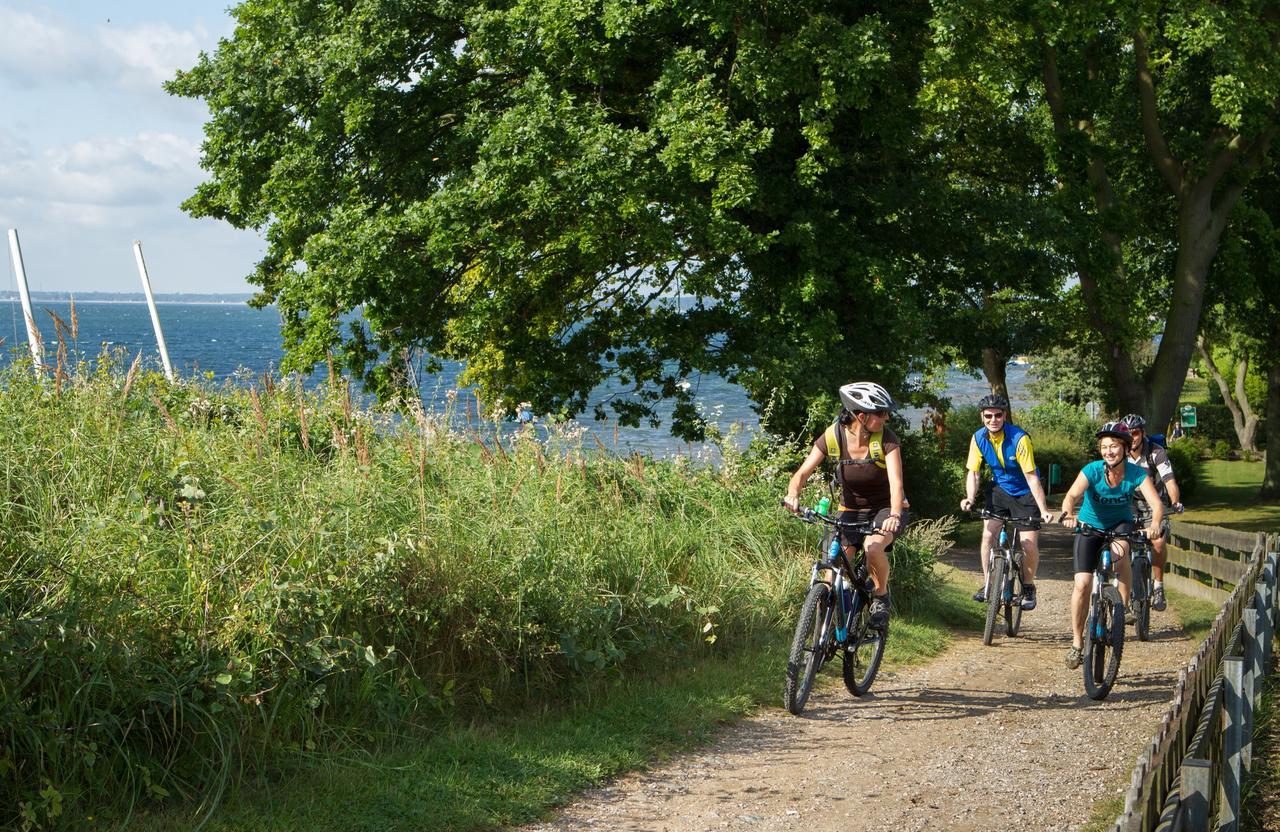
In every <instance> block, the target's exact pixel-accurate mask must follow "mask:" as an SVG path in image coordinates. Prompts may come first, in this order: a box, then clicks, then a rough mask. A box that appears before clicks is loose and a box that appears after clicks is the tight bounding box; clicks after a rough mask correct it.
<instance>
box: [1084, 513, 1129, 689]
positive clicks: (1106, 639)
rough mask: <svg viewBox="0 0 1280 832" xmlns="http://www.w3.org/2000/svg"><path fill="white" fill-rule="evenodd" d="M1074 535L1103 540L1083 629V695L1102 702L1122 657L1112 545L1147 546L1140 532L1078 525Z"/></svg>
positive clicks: (1119, 603) (1120, 615)
mask: <svg viewBox="0 0 1280 832" xmlns="http://www.w3.org/2000/svg"><path fill="white" fill-rule="evenodd" d="M1075 533H1076V534H1081V535H1088V536H1090V537H1101V538H1102V539H1103V546H1102V551H1101V552H1099V553H1098V565H1097V566H1096V567H1095V568H1094V570H1093V590H1092V592H1091V593H1090V597H1089V617H1088V618H1087V619H1086V621H1085V626H1084V656H1083V658H1084V692H1085V693H1086V694H1087V695H1088V696H1089V698H1090V699H1105V698H1106V696H1107V694H1108V693H1110V692H1111V687H1112V685H1114V684H1115V682H1116V674H1117V673H1118V672H1119V671H1120V656H1121V655H1122V654H1123V653H1124V599H1123V598H1121V597H1120V590H1119V589H1117V588H1116V587H1115V586H1113V585H1112V584H1111V579H1112V577H1113V576H1114V570H1113V568H1112V567H1113V566H1114V564H1113V563H1112V553H1111V543H1112V542H1113V541H1116V540H1124V541H1128V542H1129V543H1130V544H1142V543H1145V542H1146V536H1145V535H1143V534H1142V532H1113V531H1104V530H1102V529H1095V528H1093V527H1092V526H1086V525H1084V524H1077V525H1076V528H1075Z"/></svg>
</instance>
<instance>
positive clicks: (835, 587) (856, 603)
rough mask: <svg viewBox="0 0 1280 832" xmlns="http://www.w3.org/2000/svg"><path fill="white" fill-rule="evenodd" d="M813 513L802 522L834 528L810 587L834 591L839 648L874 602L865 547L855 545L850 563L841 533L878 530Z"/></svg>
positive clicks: (811, 579) (837, 643)
mask: <svg viewBox="0 0 1280 832" xmlns="http://www.w3.org/2000/svg"><path fill="white" fill-rule="evenodd" d="M810 514H812V517H813V518H814V519H809V517H807V516H802V517H801V519H803V520H805V521H806V522H810V523H812V522H817V521H818V520H821V521H822V522H824V523H826V524H828V525H829V526H831V528H832V533H831V542H830V543H829V544H828V545H827V546H826V549H825V551H824V553H823V557H822V559H820V560H818V561H816V562H815V563H814V564H813V570H812V572H811V573H810V575H809V586H813V585H814V584H817V583H824V584H826V585H827V586H829V587H830V588H831V593H832V595H833V596H834V597H835V602H836V606H835V608H836V611H837V613H836V614H837V617H836V640H835V645H836V646H838V645H841V644H844V643H845V641H846V640H847V639H848V637H849V623H850V622H851V621H852V620H853V617H854V616H855V615H857V614H858V610H860V609H861V608H862V606H863V605H864V604H869V603H871V591H870V590H869V589H868V588H867V581H866V577H867V566H866V559H865V556H864V554H863V547H862V544H861V543H857V544H854V545H853V547H852V548H853V550H854V552H855V557H854V559H853V562H852V563H850V562H849V557H848V554H847V553H846V552H845V551H844V547H843V546H841V545H840V531H841V529H844V530H846V531H852V532H855V533H858V534H863V535H867V534H874V533H875V532H876V531H877V529H876V528H875V526H874V525H873V524H872V523H845V522H842V521H840V520H832V519H830V518H827V517H823V516H822V515H820V514H813V513H812V512H810ZM828 572H829V573H830V574H831V578H829V579H824V577H823V575H824V573H828Z"/></svg>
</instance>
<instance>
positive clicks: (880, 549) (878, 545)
mask: <svg viewBox="0 0 1280 832" xmlns="http://www.w3.org/2000/svg"><path fill="white" fill-rule="evenodd" d="M892 542H893V535H892V534H889V533H888V532H880V533H878V534H873V535H870V536H868V537H867V539H866V542H864V543H863V544H862V546H863V550H864V551H865V552H866V555H867V569H868V570H869V571H870V572H871V580H872V581H874V582H875V585H876V589H875V594H876V595H884V594H885V593H886V592H888V591H889V556H888V555H886V554H885V551H884V550H885V548H886V547H887V546H888V545H889V544H890V543H892Z"/></svg>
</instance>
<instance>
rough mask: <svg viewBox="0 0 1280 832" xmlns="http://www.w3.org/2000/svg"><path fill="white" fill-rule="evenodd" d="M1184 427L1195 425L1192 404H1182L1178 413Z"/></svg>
mask: <svg viewBox="0 0 1280 832" xmlns="http://www.w3.org/2000/svg"><path fill="white" fill-rule="evenodd" d="M1179 418H1180V419H1181V420H1182V426H1183V427H1184V428H1193V427H1195V426H1196V406H1195V405H1193V404H1184V405H1183V406H1182V410H1181V412H1180V413H1179Z"/></svg>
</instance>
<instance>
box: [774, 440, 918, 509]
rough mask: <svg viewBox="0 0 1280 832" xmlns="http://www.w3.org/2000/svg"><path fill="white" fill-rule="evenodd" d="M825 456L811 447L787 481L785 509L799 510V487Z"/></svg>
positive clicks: (818, 449)
mask: <svg viewBox="0 0 1280 832" xmlns="http://www.w3.org/2000/svg"><path fill="white" fill-rule="evenodd" d="M826 458H827V454H826V452H825V451H823V450H822V449H821V448H813V449H811V450H810V451H809V455H808V456H807V457H805V458H804V462H802V463H801V464H800V467H799V468H798V469H796V472H795V473H794V474H792V475H791V481H790V482H789V483H787V496H785V497H783V498H782V502H783V504H785V505H786V507H787V511H789V512H791V513H792V514H795V513H796V512H797V511H799V510H800V489H802V488H804V484H805V483H807V482H808V481H809V477H811V476H813V472H814V471H816V470H818V466H819V465H821V464H822V460H824V459H826ZM898 470H899V474H901V470H902V466H901V461H899V466H898ZM899 487H901V477H899Z"/></svg>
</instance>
